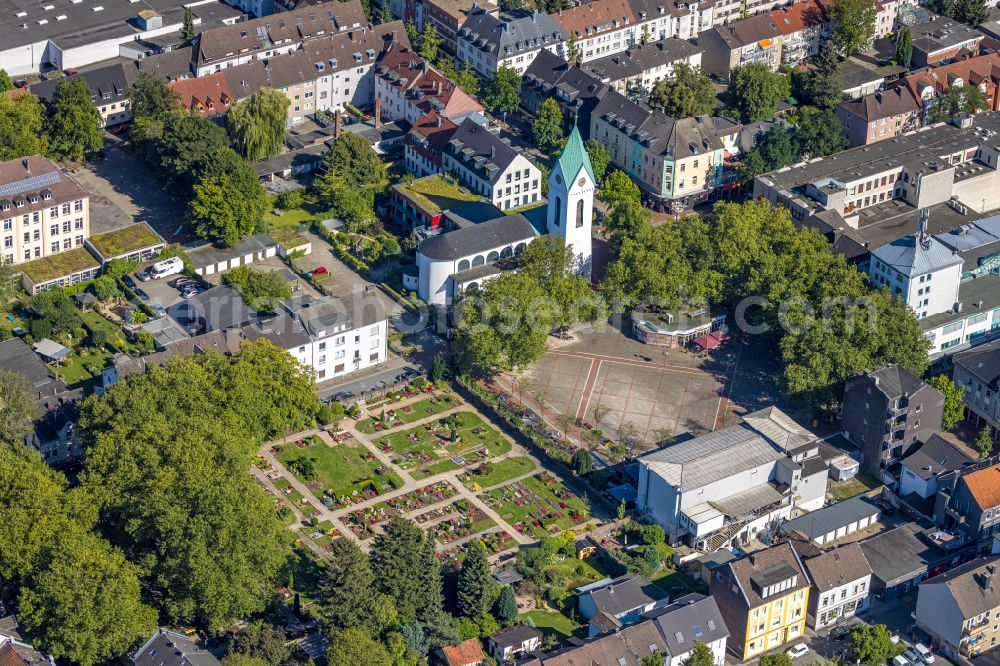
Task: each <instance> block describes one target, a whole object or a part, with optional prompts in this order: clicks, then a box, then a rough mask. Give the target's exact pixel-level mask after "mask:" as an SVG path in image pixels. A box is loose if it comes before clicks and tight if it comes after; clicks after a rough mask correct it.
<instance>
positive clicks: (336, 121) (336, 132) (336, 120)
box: [333, 109, 341, 139]
mask: <svg viewBox="0 0 1000 666" xmlns="http://www.w3.org/2000/svg"><path fill="white" fill-rule="evenodd" d="M340 113H341V111H340V109H337V110H336V111H334V112H333V138H334V139H337V138H339V137H340Z"/></svg>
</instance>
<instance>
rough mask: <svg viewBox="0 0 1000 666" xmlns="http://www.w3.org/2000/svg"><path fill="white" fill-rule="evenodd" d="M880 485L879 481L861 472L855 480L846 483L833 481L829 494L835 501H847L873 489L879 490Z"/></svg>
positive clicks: (848, 480)
mask: <svg viewBox="0 0 1000 666" xmlns="http://www.w3.org/2000/svg"><path fill="white" fill-rule="evenodd" d="M880 485H882V484H881V483H879V482H878V479H876V478H875V477H873V476H871V475H869V474H865V473H864V472H861V473H859V474H858V475H857V476H855V477H854V478H851V479H847V480H846V481H831V482H830V487H829V494H830V496H831V497H833V498H834V499H838V500H845V499H850V498H851V497H854V496H855V495H860V494H861V493H866V492H868V491H869V490H872V489H873V488H878V487H879V486H880Z"/></svg>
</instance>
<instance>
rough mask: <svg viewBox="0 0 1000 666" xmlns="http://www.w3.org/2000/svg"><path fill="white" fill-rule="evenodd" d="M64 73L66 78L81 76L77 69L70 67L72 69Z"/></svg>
mask: <svg viewBox="0 0 1000 666" xmlns="http://www.w3.org/2000/svg"><path fill="white" fill-rule="evenodd" d="M63 73H64V74H65V75H66V76H76V75H77V74H79V72H78V71H76V70H75V69H73V68H72V67H70V68H69V69H67V70H63Z"/></svg>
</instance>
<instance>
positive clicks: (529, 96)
mask: <svg viewBox="0 0 1000 666" xmlns="http://www.w3.org/2000/svg"><path fill="white" fill-rule="evenodd" d="M610 89H611V87H610V86H609V85H607V84H605V83H602V82H601V80H600V79H599V78H598V77H596V76H595V75H594V74H592V73H591V72H586V71H584V70H583V69H581V68H580V66H579V65H570V64H569V63H567V62H566V61H565V60H563V59H562V58H560V57H559V56H557V55H555V54H554V53H549V52H548V51H541V52H540V53H539V54H538V56H537V57H536V58H535V60H534V62H532V63H531V66H530V67H528V69H527V71H526V72H525V73H524V77H523V78H522V79H521V107H522V108H524V110H525V111H527V112H528V113H529V114H530V115H534V114H535V113H537V111H538V107H539V106H541V104H542V102H544V101H545V100H547V99H549V98H550V97H551V98H552V99H554V100H556V102H557V103H558V104H559V106H560V107H561V108H562V111H563V118H564V119H565V121H566V124H567V126H569V127H577V128H579V130H580V133H581V134H582V135H583V137H584V139H588V138H590V115H591V112H592V111H593V110H594V108H595V107H596V106H597V104H598V102H600V101H601V99H602V98H603V97H604V94H605V93H606V92H607V91H608V90H610Z"/></svg>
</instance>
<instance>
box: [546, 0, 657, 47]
mask: <svg viewBox="0 0 1000 666" xmlns="http://www.w3.org/2000/svg"><path fill="white" fill-rule="evenodd" d="M552 20H553V21H555V22H556V24H557V25H558V26H559V27H560V28H562V29H563V30H564V31H565V32H566V34H567V35H569V37H568V41H567V42H566V43H564V44H562V46H561V48H560V49H559V51H557V52H556V53H557V55H559V56H561V57H563V58H565V59H566V60H569V44H570V41H569V40H572V41H573V42H574V43H575V45H576V49H577V50H578V52H579V56H580V62H589V61H591V60H595V59H597V58H603V57H604V56H609V55H613V54H615V53H621V52H622V51H625V50H626V49H628V48H629V47H631V46H635V45H636V44H638V43H639V37H640V36H639V34H638V33H637V32H636V31H637V29H638V26H637V25H636V20H635V13H634V12H633V9H632V6H631V5H630V4H629V3H628V2H627V0H595V1H594V2H587V3H581V4H579V5H576V6H575V7H570V8H569V9H563V10H562V11H560V12H557V13H555V14H552Z"/></svg>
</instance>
